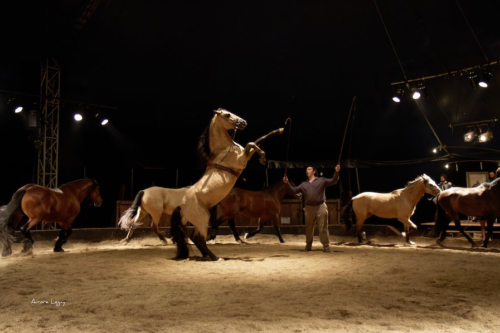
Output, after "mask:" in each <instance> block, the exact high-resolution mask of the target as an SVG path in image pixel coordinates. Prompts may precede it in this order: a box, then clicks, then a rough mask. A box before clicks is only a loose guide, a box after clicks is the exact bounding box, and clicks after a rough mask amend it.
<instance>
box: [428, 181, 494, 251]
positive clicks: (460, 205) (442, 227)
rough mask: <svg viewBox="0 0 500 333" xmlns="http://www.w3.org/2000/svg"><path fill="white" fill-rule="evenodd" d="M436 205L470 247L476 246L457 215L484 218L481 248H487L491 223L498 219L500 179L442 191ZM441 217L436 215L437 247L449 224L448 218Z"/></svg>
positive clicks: (491, 227)
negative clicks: (445, 214) (484, 233)
mask: <svg viewBox="0 0 500 333" xmlns="http://www.w3.org/2000/svg"><path fill="white" fill-rule="evenodd" d="M438 204H439V205H440V206H441V207H442V208H443V209H444V211H445V212H446V213H447V215H448V216H449V217H451V218H452V219H453V221H454V222H455V226H456V227H457V228H458V230H460V232H461V233H462V235H464V237H465V238H467V240H468V241H469V242H470V243H471V244H472V246H477V245H476V243H475V242H474V241H473V240H472V238H470V236H469V235H467V233H466V232H465V230H464V228H463V227H462V225H461V224H460V216H459V213H462V214H464V215H467V216H482V217H484V219H485V220H486V222H487V231H488V233H487V235H486V237H485V239H484V241H483V243H482V245H481V247H484V248H487V247H488V242H489V240H490V238H491V235H493V223H494V222H495V219H496V218H498V217H500V178H497V179H495V180H494V181H493V182H491V183H483V184H480V185H478V186H476V187H473V188H464V187H452V188H449V189H447V190H444V191H443V192H441V194H440V195H439V198H438ZM443 215H444V214H438V216H437V218H436V222H435V230H436V234H437V235H439V238H438V241H437V242H438V244H439V245H441V243H442V242H443V241H444V239H445V238H446V228H447V227H448V225H449V223H450V220H449V218H448V217H447V216H443Z"/></svg>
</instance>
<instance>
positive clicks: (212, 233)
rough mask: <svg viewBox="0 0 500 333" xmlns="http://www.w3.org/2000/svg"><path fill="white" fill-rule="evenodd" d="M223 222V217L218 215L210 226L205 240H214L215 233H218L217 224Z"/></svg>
mask: <svg viewBox="0 0 500 333" xmlns="http://www.w3.org/2000/svg"><path fill="white" fill-rule="evenodd" d="M222 223H224V219H223V218H222V217H219V218H218V219H217V220H215V221H214V222H213V223H212V225H211V226H210V227H211V228H210V229H211V230H210V234H209V235H208V237H207V241H211V240H214V239H215V238H216V237H217V234H218V233H219V226H220V225H221V224H222Z"/></svg>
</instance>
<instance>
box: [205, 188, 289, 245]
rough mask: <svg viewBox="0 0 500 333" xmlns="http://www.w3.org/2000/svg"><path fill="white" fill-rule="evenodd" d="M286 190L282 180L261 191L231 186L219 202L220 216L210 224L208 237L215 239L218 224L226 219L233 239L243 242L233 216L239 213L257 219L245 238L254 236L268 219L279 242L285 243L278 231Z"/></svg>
mask: <svg viewBox="0 0 500 333" xmlns="http://www.w3.org/2000/svg"><path fill="white" fill-rule="evenodd" d="M287 192H288V185H287V184H285V183H283V182H282V181H279V182H277V183H276V184H274V185H273V186H271V187H269V188H267V189H265V190H262V191H247V190H242V189H240V188H233V189H232V190H231V191H230V192H229V194H228V195H227V196H226V197H225V198H224V199H223V200H222V201H221V202H220V203H219V204H220V207H221V209H222V216H221V217H220V218H218V219H217V221H216V222H215V223H214V225H212V232H211V233H210V236H209V237H210V238H209V239H211V240H212V239H215V237H216V236H217V231H218V228H219V226H220V225H221V224H222V223H223V222H225V221H227V223H228V225H229V227H230V228H231V230H232V231H233V235H234V239H235V240H236V241H237V242H240V243H243V241H242V240H241V239H240V236H239V235H238V232H237V231H236V227H235V224H234V218H235V217H236V215H238V214H241V215H243V216H246V217H254V218H258V219H259V226H258V227H257V229H255V230H254V231H252V232H250V233H249V234H247V235H245V239H247V238H250V237H253V236H255V235H256V234H257V233H259V232H260V231H261V230H262V228H263V227H264V222H265V221H266V220H269V221H271V222H272V223H273V226H274V230H275V231H276V235H277V236H278V239H279V240H280V243H285V240H284V239H283V236H282V235H281V231H280V227H279V226H280V208H281V201H282V200H283V197H284V196H285V194H286V193H287Z"/></svg>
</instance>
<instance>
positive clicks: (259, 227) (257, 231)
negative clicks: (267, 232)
mask: <svg viewBox="0 0 500 333" xmlns="http://www.w3.org/2000/svg"><path fill="white" fill-rule="evenodd" d="M264 222H265V220H264V219H259V221H258V223H259V226H258V227H257V229H255V230H254V231H252V232H249V233H247V234H245V239H248V238H252V237H253V236H255V235H257V234H258V233H259V232H261V231H262V229H263V228H264Z"/></svg>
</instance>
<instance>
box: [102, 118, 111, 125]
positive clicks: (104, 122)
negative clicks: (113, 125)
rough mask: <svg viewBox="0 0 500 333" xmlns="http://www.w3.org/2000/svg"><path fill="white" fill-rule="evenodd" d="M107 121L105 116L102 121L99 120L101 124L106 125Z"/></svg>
mask: <svg viewBox="0 0 500 333" xmlns="http://www.w3.org/2000/svg"><path fill="white" fill-rule="evenodd" d="M107 123H109V120H108V119H107V118H104V119H103V120H102V121H101V125H102V126H104V125H106V124H107Z"/></svg>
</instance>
